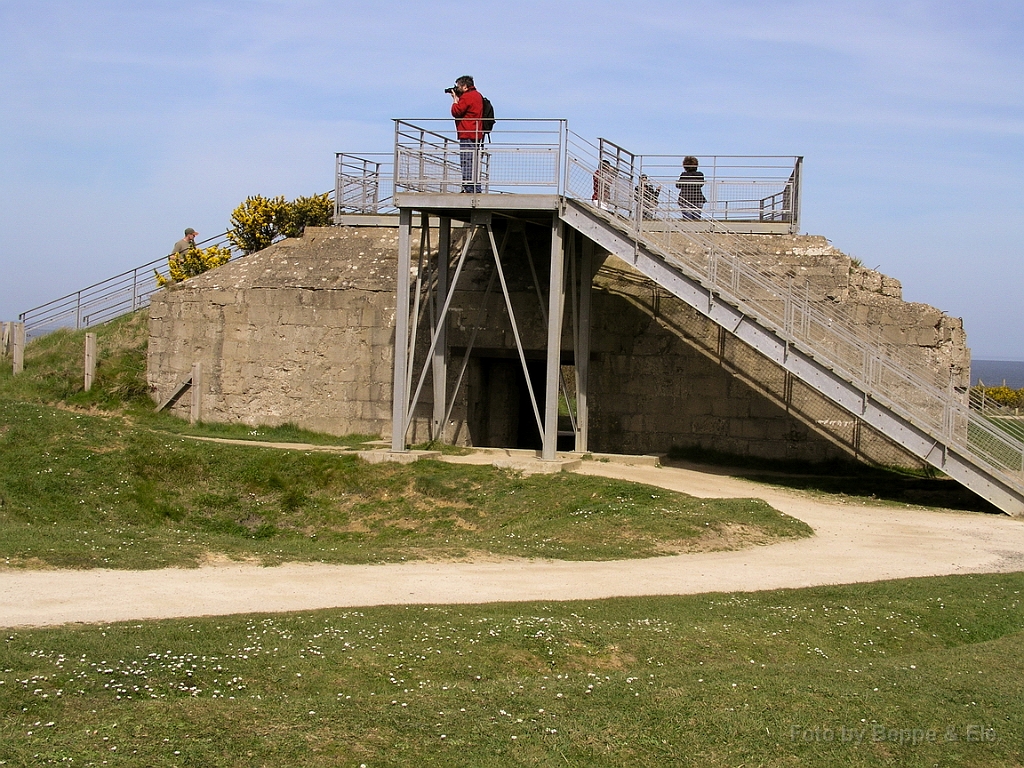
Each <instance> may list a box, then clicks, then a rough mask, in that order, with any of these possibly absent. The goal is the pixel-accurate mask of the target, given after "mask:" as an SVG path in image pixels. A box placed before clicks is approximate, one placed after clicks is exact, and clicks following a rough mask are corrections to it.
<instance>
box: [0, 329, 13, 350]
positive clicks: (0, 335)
mask: <svg viewBox="0 0 1024 768" xmlns="http://www.w3.org/2000/svg"><path fill="white" fill-rule="evenodd" d="M9 354H11V324H10V323H9V322H7V321H6V320H5V321H3V322H2V323H0V357H7V356H8V355H9Z"/></svg>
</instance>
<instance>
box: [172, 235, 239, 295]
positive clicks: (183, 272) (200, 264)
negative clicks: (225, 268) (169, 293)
mask: <svg viewBox="0 0 1024 768" xmlns="http://www.w3.org/2000/svg"><path fill="white" fill-rule="evenodd" d="M230 260H231V249H230V248H226V247H224V246H220V245H211V246H210V247H209V248H202V249H200V248H197V247H196V246H195V245H192V246H190V247H189V249H188V250H187V251H184V252H183V253H176V254H173V255H171V256H168V257H167V275H166V276H164V275H161V274H160V273H159V272H157V271H156V270H153V271H154V272H155V273H156V284H157V285H158V286H160V287H161V288H164V287H166V286H167V285H170V284H171V283H180V282H181V281H182V280H187V279H188V278H190V277H195V276H196V275H201V274H203V272H206V271H207V270H210V269H213V268H214V267H219V266H220V265H221V264H227V263H228V262H229V261H230Z"/></svg>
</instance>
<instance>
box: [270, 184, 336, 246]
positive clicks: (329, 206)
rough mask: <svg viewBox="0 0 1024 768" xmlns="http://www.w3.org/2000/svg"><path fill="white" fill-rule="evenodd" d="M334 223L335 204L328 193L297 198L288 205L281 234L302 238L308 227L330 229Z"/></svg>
mask: <svg viewBox="0 0 1024 768" xmlns="http://www.w3.org/2000/svg"><path fill="white" fill-rule="evenodd" d="M333 223H334V203H333V202H331V198H330V195H329V194H328V193H326V192H325V193H324V194H322V195H312V196H311V197H297V198H295V199H294V200H292V201H291V202H290V203H287V204H286V207H285V216H284V221H283V222H282V226H281V234H282V235H284V236H285V237H302V233H303V232H304V231H305V229H306V227H329V226H330V225H331V224H333Z"/></svg>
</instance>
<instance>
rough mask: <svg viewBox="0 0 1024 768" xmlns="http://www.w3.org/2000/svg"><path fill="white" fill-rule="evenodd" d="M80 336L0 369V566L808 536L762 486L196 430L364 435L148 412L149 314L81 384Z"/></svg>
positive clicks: (684, 545)
mask: <svg viewBox="0 0 1024 768" xmlns="http://www.w3.org/2000/svg"><path fill="white" fill-rule="evenodd" d="M82 335H83V334H82V333H78V334H72V333H65V332H60V333H58V334H52V335H51V336H47V337H44V338H43V339H41V340H39V341H37V342H35V343H34V344H33V345H30V347H29V353H28V354H27V355H26V373H25V375H24V377H22V376H18V377H11V376H10V374H9V373H7V374H6V376H3V375H0V456H2V457H3V458H2V460H0V565H7V566H15V567H40V566H51V567H62V568H90V567H109V568H157V567H165V566H194V565H198V564H201V563H202V562H204V561H205V560H206V559H207V558H209V557H210V556H211V555H216V556H227V557H229V558H234V559H254V560H256V561H258V562H261V563H264V564H268V565H271V564H275V563H279V562H282V561H314V562H331V563H367V562H390V561H400V560H408V559H416V558H435V559H451V558H471V557H477V556H480V555H486V556H509V557H512V556H515V557H546V558H557V559H564V560H584V559H612V558H631V557H648V556H654V555H659V554H666V553H670V552H677V551H686V550H689V549H699V548H706V547H709V546H715V547H717V548H730V547H735V546H746V545H749V544H750V543H766V542H769V541H773V540H776V539H779V538H789V537H799V536H808V535H810V534H811V530H810V528H809V527H808V526H806V525H805V524H804V523H802V522H800V521H797V520H794V519H792V518H790V517H787V516H785V515H782V514H780V513H778V512H777V511H775V510H774V509H772V508H771V507H769V506H768V505H766V504H765V503H764V502H761V501H758V500H751V499H733V500H721V501H718V500H716V501H709V500H699V499H694V498H692V497H689V496H686V495H684V494H680V493H674V492H669V491H663V490H660V489H657V488H652V487H648V486H642V485H635V484H631V483H625V482H620V481H615V480H606V479H602V478H592V477H584V476H577V475H570V474H561V475H553V476H551V475H538V476H534V477H521V476H519V475H517V474H515V473H513V472H509V471H506V470H499V469H495V468H493V467H479V466H456V465H450V464H445V463H441V462H436V461H421V462H417V463H415V464H412V465H399V464H384V465H370V464H367V463H365V462H362V461H361V460H359V459H358V458H357V457H356V456H355V455H339V454H327V453H318V452H312V451H310V452H305V451H283V450H277V449H271V448H265V447H259V446H247V445H232V444H221V443H211V442H206V441H196V440H191V439H188V438H189V437H190V436H195V435H200V436H211V435H214V436H227V437H235V438H244V437H247V438H250V439H260V440H271V441H281V442H289V441H290V442H296V441H297V442H308V443H330V444H336V445H351V446H355V445H359V444H360V443H362V442H363V441H365V440H366V437H365V436H352V437H350V438H333V437H329V436H322V435H316V434H314V433H310V432H304V431H302V430H298V429H296V428H294V427H289V426H284V427H277V428H263V427H260V428H249V427H244V426H238V425H234V426H223V425H197V426H195V427H193V426H190V425H188V424H187V423H185V422H184V421H181V420H178V419H175V418H173V417H171V416H168V415H154V414H152V403H151V402H150V401H149V399H148V397H145V396H144V395H139V389H140V387H139V386H138V382H136V383H135V384H134V385H133V384H132V383H131V382H132V379H131V377H130V376H129V375H128V373H126V372H127V371H135V373H136V375H138V372H139V368H138V366H137V365H136V364H135V363H128V362H126V361H129V360H134V361H136V362H137V361H139V360H143V359H144V354H143V353H142V352H140V351H139V348H140V345H141V346H142V347H144V344H145V327H144V325H142V324H141V323H140V321H139V319H138V317H135V318H128V319H125V320H122V321H119V323H115V324H112V325H110V326H104V327H103V332H102V333H101V335H100V337H99V342H100V343H99V347H100V351H101V353H100V358H101V363H102V364H101V365H100V368H99V374H98V377H97V386H96V387H95V388H94V389H93V391H91V392H88V393H86V392H83V391H80V389H76V386H78V387H80V383H79V384H77V385H76V384H75V381H76V380H77V377H79V376H80V374H79V372H78V371H77V369H76V368H75V366H73V365H71V364H69V363H66V358H67V357H69V356H72V355H75V354H78V352H77V350H78V349H79V346H80V342H81V340H82V338H81V337H82ZM142 389H143V390H144V387H142ZM737 530H738V531H739V534H735V532H736V531H737ZM709 542H713V544H711V543H709Z"/></svg>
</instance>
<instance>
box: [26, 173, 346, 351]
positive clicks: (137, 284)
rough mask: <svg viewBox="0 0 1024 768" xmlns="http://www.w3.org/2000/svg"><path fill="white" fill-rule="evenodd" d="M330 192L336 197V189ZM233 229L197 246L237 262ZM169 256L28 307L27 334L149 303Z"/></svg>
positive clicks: (100, 319) (103, 318) (97, 321)
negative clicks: (221, 250)
mask: <svg viewBox="0 0 1024 768" xmlns="http://www.w3.org/2000/svg"><path fill="white" fill-rule="evenodd" d="M326 194H327V195H328V196H329V197H333V195H334V190H333V189H332V190H329V191H328V192H327V193H326ZM231 231H232V230H225V231H224V232H221V233H220V234H217V235H214V236H213V237H208V238H206V239H205V240H200V241H199V242H197V243H196V244H195V245H196V247H197V248H209V247H211V246H218V247H221V248H227V249H228V250H230V251H231V258H230V259H229V261H234V260H235V259H237V258H239V257H240V256H243V255H244V254H243V253H242V252H241V251H240V250H239V249H238V248H236V247H235V245H234V243H232V242H231V240H230V239H229V237H228V235H229V234H230V232H231ZM168 258H169V256H159V257H157V258H155V259H153V260H152V261H147V262H146V263H145V264H142V265H141V266H138V267H135V268H134V269H129V270H128V271H126V272H121V273H120V274H117V275H114V276H113V277H108V278H107V279H106V280H100V281H99V282H98V283H93V284H92V285H90V286H87V287H85V288H82V289H80V290H77V291H73V292H71V293H69V294H66V295H64V296H61V297H60V298H57V299H53V300H52V301H48V302H46V303H45V304H40V305H39V306H36V307H32V308H31V309H27V310H25V311H24V312H22V313H21V314H20V315H18V320H19V321H21V322H22V323H24V324H25V335H26V337H34V336H41V335H43V334H46V333H49V332H50V331H54V330H57V329H58V328H65V327H73V328H74V329H75V330H80V329H82V328H91V327H92V326H94V325H101V324H103V323H105V322H107V321H109V320H113V319H115V318H117V317H120V316H121V315H126V314H128V313H130V312H135V311H136V310H139V309H142V308H143V307H145V306H148V304H149V299H150V297H151V296H152V295H153V294H154V293H156V292H157V291H158V290H160V286H159V285H157V281H156V273H157V272H160V273H161V274H163V273H164V270H162V269H160V266H161V265H163V266H166V265H167V259H168Z"/></svg>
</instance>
